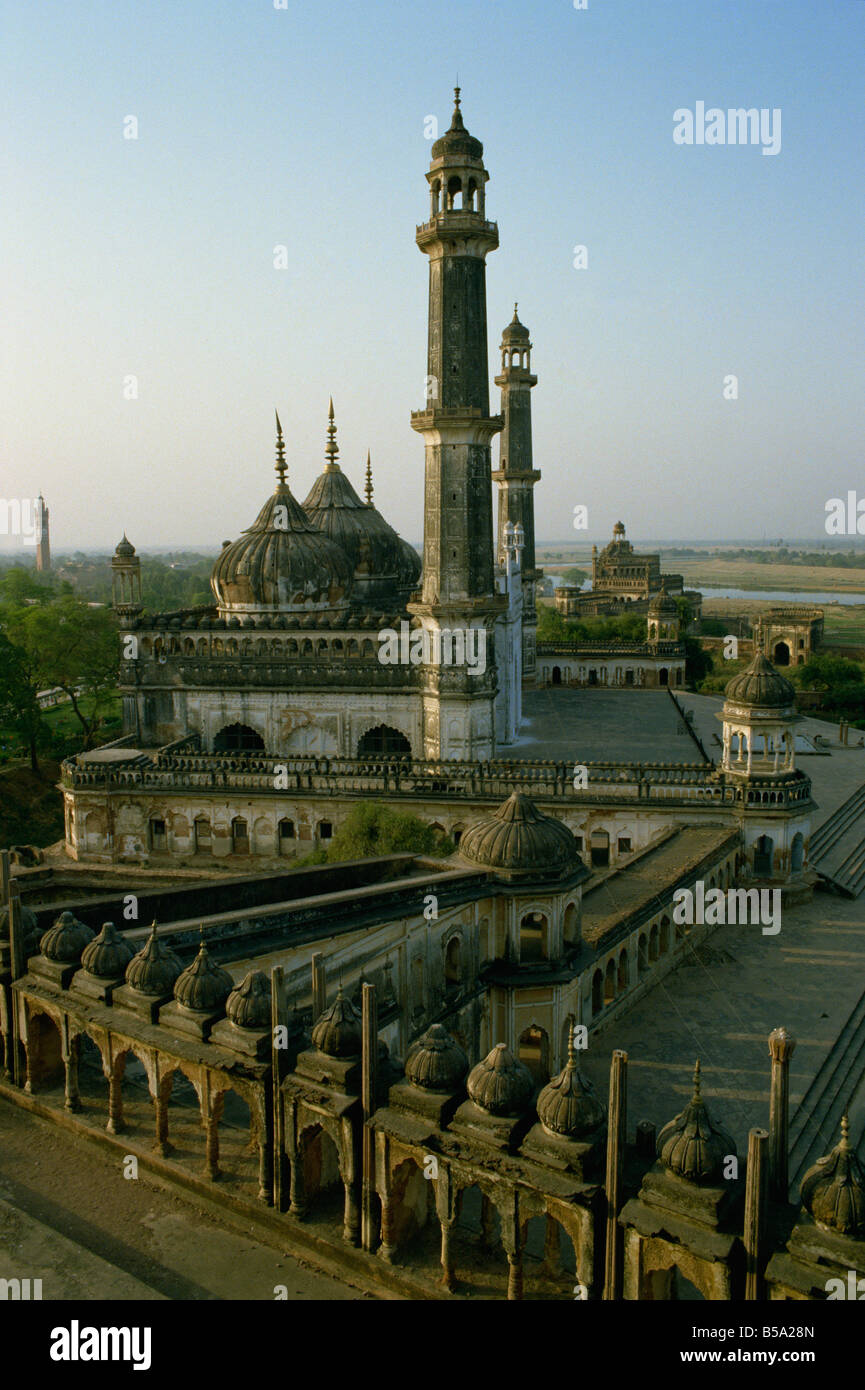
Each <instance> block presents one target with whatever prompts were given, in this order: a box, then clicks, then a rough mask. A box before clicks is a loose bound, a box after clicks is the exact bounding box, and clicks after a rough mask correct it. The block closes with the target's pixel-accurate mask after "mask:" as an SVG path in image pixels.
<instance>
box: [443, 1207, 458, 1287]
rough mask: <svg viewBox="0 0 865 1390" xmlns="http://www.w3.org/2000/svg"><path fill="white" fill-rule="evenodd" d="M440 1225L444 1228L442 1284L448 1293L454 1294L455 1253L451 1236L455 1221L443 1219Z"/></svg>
mask: <svg viewBox="0 0 865 1390" xmlns="http://www.w3.org/2000/svg"><path fill="white" fill-rule="evenodd" d="M440 1224H441V1228H442V1253H441V1266H442V1277H441V1283H442V1287H443V1288H445V1289H447V1290H448V1293H453V1291H454V1288H455V1287H456V1276H455V1275H454V1260H453V1251H452V1250H451V1236H452V1235H453V1229H454V1223H453V1221H446V1220H444V1218H441V1221H440Z"/></svg>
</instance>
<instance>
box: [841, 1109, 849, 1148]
mask: <svg viewBox="0 0 865 1390" xmlns="http://www.w3.org/2000/svg"><path fill="white" fill-rule="evenodd" d="M839 1147H840V1149H841V1152H842V1153H849V1151H850V1117H849V1115H842V1116H841V1143H840V1145H839Z"/></svg>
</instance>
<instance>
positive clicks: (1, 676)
mask: <svg viewBox="0 0 865 1390" xmlns="http://www.w3.org/2000/svg"><path fill="white" fill-rule="evenodd" d="M37 689H38V679H37V674H36V663H35V662H34V661H33V660H32V658H31V657H30V656H29V654H28V653H27V651H26V650H25V649H23V648H21V647H17V646H15V645H14V643H12V642H10V641H9V638H8V637H7V636H6V634H5V632H3V631H2V630H0V728H2V729H3V730H8V732H9V733H10V734H13V735H14V736H15V737H16V738H18V739H20V741H21V743H23V744H24V746H25V748H26V749H27V750H28V752H29V754H30V766H31V768H32V769H33V771H34V772H36V773H38V772H39V758H38V754H37V749H38V747H39V745H40V743H41V742H42V741H43V740H44V736H45V730H44V727H43V722H42V714H41V711H40V709H39V701H38V700H37V698H36V693H37Z"/></svg>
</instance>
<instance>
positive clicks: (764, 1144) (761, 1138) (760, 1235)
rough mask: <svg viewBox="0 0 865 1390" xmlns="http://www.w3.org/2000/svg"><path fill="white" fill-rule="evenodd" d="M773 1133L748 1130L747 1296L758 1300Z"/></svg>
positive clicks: (746, 1182) (746, 1202)
mask: <svg viewBox="0 0 865 1390" xmlns="http://www.w3.org/2000/svg"><path fill="white" fill-rule="evenodd" d="M768 1144H769V1134H768V1131H767V1130H765V1129H752V1130H750V1131H749V1133H748V1170H747V1173H746V1176H745V1224H744V1231H743V1244H744V1246H745V1298H746V1299H748V1301H749V1302H752V1303H753V1302H755V1301H756V1300H758V1299H760V1298H762V1296H763V1293H762V1290H763V1242H764V1233H765V1229H766V1181H767V1177H768V1164H767V1162H766V1157H767V1152H768Z"/></svg>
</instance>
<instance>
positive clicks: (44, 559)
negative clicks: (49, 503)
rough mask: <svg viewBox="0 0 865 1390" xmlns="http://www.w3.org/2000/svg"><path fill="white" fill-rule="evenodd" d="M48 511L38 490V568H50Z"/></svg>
mask: <svg viewBox="0 0 865 1390" xmlns="http://www.w3.org/2000/svg"><path fill="white" fill-rule="evenodd" d="M49 519H50V513H49V511H48V508H47V507H46V505H45V498H44V497H43V496H42V493H41V492H40V494H39V497H38V498H37V501H36V568H37V569H38V570H50V568H51V538H50V536H49V534H48V522H49Z"/></svg>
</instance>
